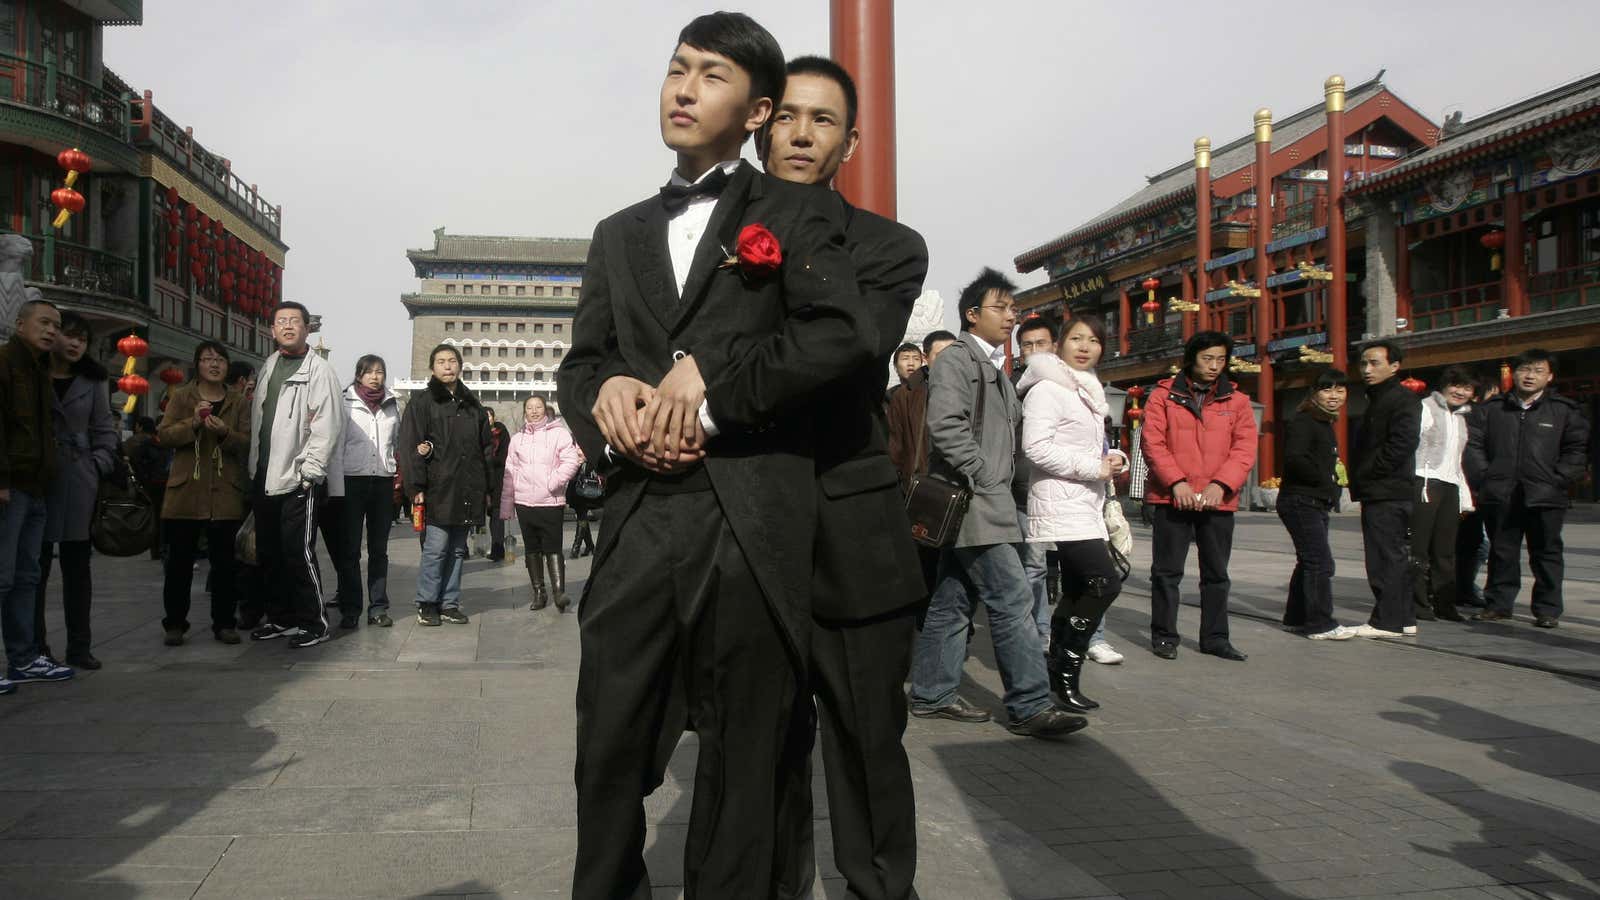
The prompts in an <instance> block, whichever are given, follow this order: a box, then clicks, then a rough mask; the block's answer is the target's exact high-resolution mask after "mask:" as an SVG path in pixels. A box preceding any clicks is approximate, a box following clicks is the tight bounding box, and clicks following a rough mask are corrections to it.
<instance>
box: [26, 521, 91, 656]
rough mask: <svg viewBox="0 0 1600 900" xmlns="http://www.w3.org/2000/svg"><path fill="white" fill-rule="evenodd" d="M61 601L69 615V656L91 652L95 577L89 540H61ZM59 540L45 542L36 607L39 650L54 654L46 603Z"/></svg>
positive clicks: (35, 628)
mask: <svg viewBox="0 0 1600 900" xmlns="http://www.w3.org/2000/svg"><path fill="white" fill-rule="evenodd" d="M60 543H61V603H62V609H63V611H64V612H65V613H66V619H67V656H66V658H68V659H71V658H72V657H74V656H78V655H80V654H85V653H88V652H89V645H90V644H91V643H92V642H93V638H92V636H91V634H90V629H89V607H90V605H91V604H92V603H93V600H94V581H93V577H92V576H91V575H90V573H89V555H90V554H89V542H88V541H61V542H60ZM55 547H56V545H55V544H52V543H50V542H49V541H45V542H44V546H43V549H42V550H41V551H40V553H39V598H38V602H37V603H36V604H34V607H33V633H34V634H35V635H37V637H35V638H34V641H35V643H37V644H38V645H39V648H40V650H39V652H40V653H43V654H44V655H45V656H49V655H50V652H51V651H50V644H49V643H48V642H47V641H46V640H45V627H44V607H45V602H44V599H45V590H46V589H47V588H49V586H50V562H51V559H52V558H53V557H54V556H55Z"/></svg>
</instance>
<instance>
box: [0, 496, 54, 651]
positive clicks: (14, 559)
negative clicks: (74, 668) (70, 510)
mask: <svg viewBox="0 0 1600 900" xmlns="http://www.w3.org/2000/svg"><path fill="white" fill-rule="evenodd" d="M44 520H45V507H44V498H43V497H41V496H35V495H33V494H27V493H24V492H22V491H19V490H17V489H16V488H12V489H11V502H10V503H7V504H5V505H4V506H0V631H3V632H4V634H5V644H6V661H7V662H9V663H11V665H13V666H16V667H17V668H21V667H23V666H25V665H27V664H28V663H31V662H33V661H34V660H35V659H37V658H38V656H39V635H37V634H35V633H34V628H33V613H34V608H35V607H36V606H37V605H38V603H39V552H40V550H41V549H42V548H43V547H44Z"/></svg>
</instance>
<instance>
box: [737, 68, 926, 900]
mask: <svg viewBox="0 0 1600 900" xmlns="http://www.w3.org/2000/svg"><path fill="white" fill-rule="evenodd" d="M855 118H856V91H855V83H854V81H853V80H852V79H851V78H850V75H849V74H848V73H847V72H846V71H845V70H844V69H843V68H842V67H841V66H839V64H838V63H836V62H834V61H832V60H829V59H823V58H821V57H815V56H807V57H800V58H799V59H795V60H792V61H791V62H790V63H789V66H788V80H787V82H786V83H785V85H784V94H783V100H782V102H780V103H779V104H778V108H777V111H776V112H774V113H773V119H772V124H771V125H770V126H769V128H768V132H767V136H766V137H767V140H766V147H765V149H764V151H763V155H764V159H765V165H766V169H767V172H768V174H771V175H774V176H776V177H778V178H782V179H784V180H785V181H792V182H797V183H800V184H815V185H819V186H821V187H827V186H828V185H830V184H831V183H832V181H833V178H834V176H835V175H836V174H837V173H838V170H839V167H840V166H841V165H842V164H843V163H844V162H845V161H846V160H848V159H849V158H850V156H851V155H852V154H854V152H855V149H856V147H857V146H858V143H859V141H860V134H859V132H858V131H857V130H856V127H855ZM819 189H820V188H819ZM831 196H833V197H835V198H837V199H838V202H839V203H840V205H841V207H842V208H843V209H844V211H845V216H846V228H845V243H846V246H847V247H848V248H849V250H850V255H851V258H852V259H853V260H854V261H855V266H856V284H857V287H858V288H859V290H860V293H861V299H862V302H863V303H864V305H865V309H866V310H867V312H868V314H869V315H871V316H872V318H873V320H874V322H875V323H876V325H877V332H878V346H877V347H876V348H875V358H874V359H873V360H872V361H871V362H870V363H868V364H866V365H864V366H862V367H861V368H859V369H857V370H856V371H855V372H852V373H851V374H850V376H849V377H847V378H844V379H841V380H839V381H837V382H834V383H833V384H832V385H830V386H829V388H828V389H827V391H826V392H825V393H824V395H823V396H822V397H821V398H819V406H818V415H817V512H818V521H817V541H816V561H815V563H814V566H815V568H814V574H813V577H812V591H811V603H812V616H813V622H812V629H811V660H810V663H811V665H810V678H811V683H810V689H811V691H812V692H813V693H814V694H815V695H816V698H817V715H818V716H819V717H820V719H821V720H822V739H821V740H822V757H823V763H824V770H825V771H826V773H827V789H828V814H829V819H830V821H831V824H832V828H833V857H834V863H835V864H836V865H837V866H838V868H839V871H840V873H842V874H843V875H844V876H845V881H846V882H847V884H848V886H849V892H850V896H852V897H858V898H870V900H879V898H883V900H902V898H906V897H914V896H915V892H914V890H913V888H912V881H913V876H914V875H915V874H916V867H917V825H916V803H915V796H914V792H913V790H912V784H911V768H910V764H909V762H908V761H907V759H906V753H905V748H904V747H903V746H902V744H901V736H902V735H903V734H904V732H905V727H906V697H905V690H904V688H903V684H904V683H905V679H906V674H907V672H908V671H909V670H910V666H911V644H912V640H913V638H914V636H915V633H916V632H915V622H916V613H917V611H918V609H919V608H920V606H921V603H922V601H923V600H924V599H925V598H926V595H927V591H926V589H925V587H924V582H923V578H922V573H921V568H920V563H919V561H918V557H917V550H916V545H915V544H914V543H913V542H912V540H911V531H910V528H909V527H908V525H907V520H906V514H905V501H904V497H903V495H902V494H901V492H900V485H899V478H898V475H897V473H896V470H895V467H894V464H893V462H891V461H890V459H889V438H888V422H887V414H886V412H885V409H884V403H883V395H884V387H885V385H886V382H887V371H888V370H887V364H888V362H889V359H890V357H891V356H892V355H893V354H894V352H895V350H896V348H897V347H898V346H899V343H900V336H901V335H902V334H904V333H905V329H906V322H907V320H909V319H910V317H911V310H912V307H913V306H914V305H915V303H916V301H917V297H918V296H920V295H921V293H922V282H923V278H924V277H925V276H926V275H927V272H928V250H927V245H926V244H925V243H924V242H923V240H922V236H921V235H919V234H917V233H916V232H915V231H913V230H911V229H910V228H907V227H906V226H904V225H901V224H899V223H897V222H894V221H892V220H890V219H886V218H884V217H882V216H879V215H876V214H874V213H871V212H868V211H866V210H861V209H855V208H853V207H851V206H850V205H849V204H848V203H846V202H845V201H844V199H843V198H842V197H839V195H838V194H832V195H831ZM803 727H804V733H803V734H802V735H800V736H798V737H799V739H798V740H797V741H796V742H795V744H794V745H793V750H794V752H796V753H797V754H800V755H801V758H800V759H798V760H796V761H795V763H794V764H792V765H789V766H786V767H785V769H784V774H785V776H787V777H788V779H789V792H788V794H787V796H786V799H785V800H784V801H783V802H782V803H781V804H780V809H781V812H782V814H783V816H784V818H785V820H786V821H785V823H784V824H783V825H781V826H780V831H781V830H782V829H783V828H789V829H792V831H793V834H794V837H793V839H792V840H789V841H786V842H785V844H787V846H783V847H780V853H781V854H787V858H788V865H787V866H786V867H785V866H780V868H779V870H778V871H777V872H775V874H774V881H775V884H774V893H775V895H776V896H778V897H808V896H810V894H811V882H812V877H813V873H814V872H815V863H814V861H813V858H812V824H811V823H812V817H811V811H812V809H811V806H812V805H811V779H810V772H809V766H808V765H807V764H806V763H807V762H808V760H809V756H810V748H811V743H812V737H813V736H814V735H815V733H816V730H815V727H814V724H813V723H812V722H809V721H807V722H805V723H804V726H803Z"/></svg>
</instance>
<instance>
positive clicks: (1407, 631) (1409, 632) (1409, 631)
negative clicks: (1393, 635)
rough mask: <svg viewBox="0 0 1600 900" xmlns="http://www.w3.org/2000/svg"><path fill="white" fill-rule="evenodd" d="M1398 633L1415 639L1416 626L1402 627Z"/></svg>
mask: <svg viewBox="0 0 1600 900" xmlns="http://www.w3.org/2000/svg"><path fill="white" fill-rule="evenodd" d="M1400 633H1401V634H1403V635H1405V636H1406V637H1416V636H1417V626H1415V625H1404V626H1401V628H1400Z"/></svg>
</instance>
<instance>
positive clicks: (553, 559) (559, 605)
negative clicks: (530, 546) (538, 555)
mask: <svg viewBox="0 0 1600 900" xmlns="http://www.w3.org/2000/svg"><path fill="white" fill-rule="evenodd" d="M544 559H545V575H546V576H547V577H548V578H549V580H550V599H551V600H552V601H553V602H554V603H555V605H556V610H557V611H558V612H566V611H567V603H568V601H567V561H566V559H565V558H564V557H562V555H561V551H559V550H557V551H556V552H554V553H546V554H545V555H544Z"/></svg>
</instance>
